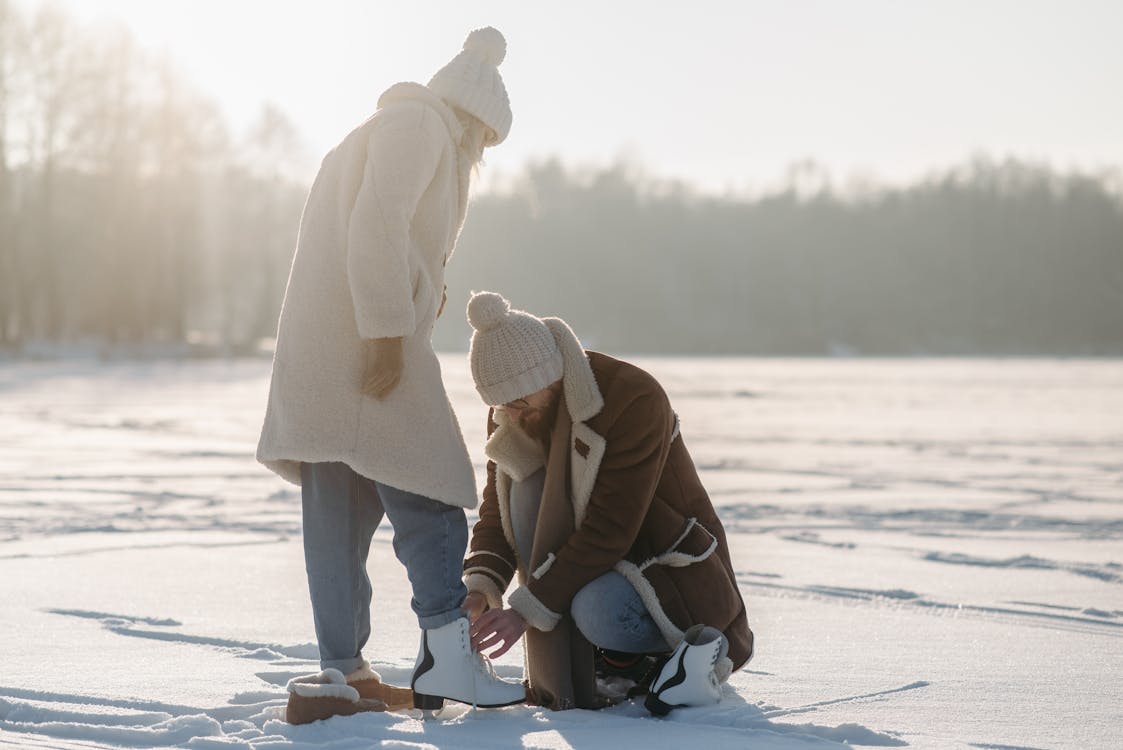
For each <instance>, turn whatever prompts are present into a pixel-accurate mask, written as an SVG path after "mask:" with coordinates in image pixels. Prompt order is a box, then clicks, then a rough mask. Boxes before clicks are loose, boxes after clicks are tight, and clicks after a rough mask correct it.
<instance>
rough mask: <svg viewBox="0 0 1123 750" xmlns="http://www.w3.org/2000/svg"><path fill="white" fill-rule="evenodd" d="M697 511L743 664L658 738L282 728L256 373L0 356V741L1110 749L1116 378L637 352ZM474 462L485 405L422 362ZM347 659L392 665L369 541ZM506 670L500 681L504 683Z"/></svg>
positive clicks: (403, 717) (293, 665)
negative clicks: (682, 456) (439, 381)
mask: <svg viewBox="0 0 1123 750" xmlns="http://www.w3.org/2000/svg"><path fill="white" fill-rule="evenodd" d="M637 362H638V363H639V364H641V365H642V366H645V367H647V368H648V369H649V370H650V371H652V372H653V373H655V374H656V375H657V376H658V377H659V378H660V380H661V381H662V382H663V383H664V385H665V386H666V388H667V390H668V392H669V393H670V395H671V398H672V401H673V402H674V405H675V408H676V409H677V411H678V413H679V415H680V416H681V419H682V429H683V434H684V437H685V439H686V441H687V445H688V447H689V448H690V450H691V451H692V453H693V455H694V458H695V460H696V462H697V463H698V464H699V466H700V467H701V472H702V478H703V481H704V482H705V483H706V485H707V487H708V488H709V489H710V490H711V494H712V496H713V498H714V502H715V504H717V505H718V506H719V509H720V513H721V515H722V518H723V521H724V523H725V524H726V529H727V531H728V533H729V539H730V543H731V546H732V551H733V559H734V564H735V567H736V569H737V575H738V581H739V583H740V586H741V588H742V592H743V594H744V596H745V598H746V601H747V602H748V605H749V610H750V618H751V622H752V625H753V628H754V631H755V632H756V634H757V638H758V653H757V656H756V658H754V660H753V661H752V662H751V663H750V664H749V665H748V666H747V668H746V669H744V670H742V671H740V672H737V673H735V674H734V675H733V676H732V678H731V680H730V682H729V684H728V686H727V687H726V695H725V699H724V700H723V701H722V703H721V704H719V705H718V706H714V707H710V708H698V709H681V710H676V711H674V712H672V713H671V715H670V716H668V717H667V718H666V719H655V718H652V717H650V716H648V715H647V713H646V712H645V711H644V709H643V707H642V705H640V704H636V703H624V704H621V705H619V706H616V707H613V708H611V709H607V710H605V711H600V712H586V711H570V712H560V713H551V712H548V711H542V710H538V709H533V708H528V707H513V708H507V709H500V710H490V711H489V710H479V711H473V710H471V709H470V708H469V707H466V706H459V705H451V706H450V707H449V708H446V710H445V712H444V713H442V714H441V715H440V716H438V717H437V718H435V719H423V718H421V717H420V714H418V713H415V712H409V711H407V712H399V713H393V714H366V715H360V716H354V717H346V718H342V717H341V718H335V719H332V720H329V721H326V722H318V723H316V724H313V725H309V726H301V727H294V726H290V725H288V724H286V723H284V722H283V720H282V715H283V705H284V701H285V693H284V685H285V684H286V682H287V681H288V680H289V679H291V678H292V677H295V676H298V675H302V674H306V673H308V672H311V671H315V670H316V668H317V665H316V646H315V639H314V635H313V632H312V624H311V622H312V621H311V613H310V609H309V605H308V602H307V593H306V588H305V580H304V570H303V556H302V550H301V541H300V513H299V510H300V505H299V502H300V501H299V491H298V490H297V489H296V488H295V487H292V486H289V485H286V484H285V483H284V482H282V481H281V480H279V479H278V478H276V477H275V476H273V475H271V474H269V473H268V472H267V471H265V470H264V469H262V468H261V467H259V466H258V465H257V464H256V463H255V462H254V460H253V449H254V445H255V442H256V437H257V431H258V428H259V426H260V421H261V416H262V412H263V408H264V402H265V394H266V387H267V384H268V363H267V362H263V361H259V360H246V361H232V362H199V361H184V362H167V361H165V362H114V363H96V362H91V361H85V360H67V361H55V362H6V363H3V364H0V596H2V600H3V603H4V604H3V606H2V607H0V748H9V747H20V748H95V747H112V748H119V747H163V746H178V747H188V748H223V749H224V750H225V749H229V748H255V749H258V748H304V747H309V748H310V747H317V748H319V747H326V748H369V747H372V746H378V747H385V748H429V747H437V748H454V749H455V748H476V747H487V748H508V747H509V748H551V749H562V748H577V749H584V748H593V749H594V750H608V749H610V748H611V749H613V750H615V749H616V748H622V747H651V748H662V747H668V748H670V747H674V748H682V747H691V748H692V747H703V746H704V747H706V748H707V749H708V750H721V749H722V748H744V747H753V748H760V749H763V750H771V749H772V748H816V747H821V748H829V747H844V746H854V745H861V746H872V747H896V746H909V747H918V748H948V747H951V748H955V747H959V748H970V747H973V748H1022V749H1026V748H1056V747H1072V748H1109V747H1117V746H1118V745H1119V737H1118V734H1119V729H1120V727H1123V688H1121V685H1123V679H1121V678H1123V545H1121V544H1120V540H1121V538H1123V418H1121V416H1123V363H1121V362H1120V361H1117V360H1084V361H1082V360H1059V361H1058V360H981V359H980V360H819V359H799V360H781V359H773V360H769V359H673V358H661V359H639V360H637ZM442 365H443V367H444V370H445V374H446V382H447V383H448V385H449V390H450V395H451V396H452V400H453V403H454V406H455V407H456V409H457V412H458V414H459V415H460V417H461V422H462V426H463V427H464V431H465V436H466V438H467V440H468V443H469V447H470V448H471V450H472V453H473V457H474V460H475V461H476V469H477V472H478V473H479V474H480V475H481V476H482V472H483V456H482V445H483V429H484V424H483V423H484V411H483V408H482V406H481V405H480V404H479V403H478V402H477V400H476V396H475V393H474V391H473V389H472V387H471V383H470V380H469V375H468V373H467V368H466V363H465V361H464V357H463V356H462V355H449V356H445V357H443V359H442ZM370 570H371V573H372V578H373V580H374V586H375V596H376V602H375V606H374V611H373V621H374V628H373V629H374V633H375V635H374V636H373V638H372V640H371V643H370V644H369V646H368V649H367V656H368V658H370V659H371V661H372V662H373V663H374V666H375V668H376V669H377V670H378V671H380V672H381V673H382V674H383V676H384V677H385V678H386V679H390V680H393V681H397V682H399V683H408V679H409V674H410V671H411V668H412V665H413V661H414V656H415V653H416V647H417V629H416V621H415V620H414V619H413V617H412V614H411V613H410V611H409V605H408V601H409V593H408V584H407V581H406V578H405V574H404V571H402V569H401V567H400V565H399V564H398V563H397V561H396V560H395V559H394V556H393V551H392V549H391V547H390V534H389V529H388V528H386V527H384V528H382V529H380V530H379V532H378V533H377V534H376V536H375V542H374V545H373V549H372V552H371V560H370ZM521 663H522V655H521V651H520V650H519V649H514V650H513V651H512V652H511V653H509V654H508V655H506V656H504V657H503V658H502V659H500V660H499V661H498V662H497V671H498V672H499V673H500V674H501V675H503V676H507V677H518V676H521Z"/></svg>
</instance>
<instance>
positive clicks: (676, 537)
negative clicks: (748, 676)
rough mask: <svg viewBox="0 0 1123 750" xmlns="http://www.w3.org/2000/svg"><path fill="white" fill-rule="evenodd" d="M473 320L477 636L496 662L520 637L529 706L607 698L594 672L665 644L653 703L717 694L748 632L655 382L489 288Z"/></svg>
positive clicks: (717, 531) (715, 530) (471, 598)
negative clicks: (479, 489)
mask: <svg viewBox="0 0 1123 750" xmlns="http://www.w3.org/2000/svg"><path fill="white" fill-rule="evenodd" d="M468 318H469V320H470V322H471V323H472V326H473V328H474V329H475V331H474V333H473V336H472V346H471V354H470V358H471V366H472V375H473V378H474V380H475V384H476V389H477V391H478V392H479V394H480V396H481V397H482V398H483V400H484V402H485V403H487V404H488V405H490V406H492V407H493V408H492V410H491V411H490V413H489V415H488V441H487V446H486V449H485V452H486V454H487V456H488V459H489V461H488V465H487V486H486V488H485V490H484V495H483V503H482V504H481V506H480V518H479V521H478V522H477V523H476V525H475V528H474V530H473V533H472V540H471V546H470V551H469V554H468V559H467V560H466V561H465V563H464V572H465V577H464V580H465V583H466V585H467V588H468V591H469V594H468V598H467V599H466V600H465V608H466V609H468V610H469V613H470V615H471V617H472V620H473V623H472V627H471V637H472V644H473V646H474V647H476V648H477V649H480V650H490V651H491V653H490V655H491V656H492V657H493V658H494V657H498V656H501V655H502V654H503V653H505V652H506V651H507V650H508V649H509V648H510V647H511V646H512V645H513V644H514V642H515V641H517V640H518V639H519V638H520V637H524V636H525V639H526V640H525V647H526V664H527V677H528V683H529V688H530V695H529V698H532V699H533V700H535V701H537V702H538V703H540V704H541V705H545V706H548V707H551V708H555V709H564V708H594V707H597V706H599V705H603V704H604V700H603V698H601V697H599V696H598V695H597V694H596V680H595V678H596V672H597V670H596V669H595V667H594V664H599V665H601V667H602V669H603V668H604V667H605V666H606V665H607V666H609V667H612V666H616V667H620V666H621V665H627V664H628V663H630V662H635V661H638V660H640V659H641V658H642V657H644V655H648V654H658V655H665V654H668V653H670V654H671V656H670V658H669V659H668V660H667V661H666V663H665V665H664V666H663V667H662V669H661V671H660V672H659V673H658V674H656V675H655V677H654V679H653V680H652V681H651V683H650V694H649V696H648V698H647V706H648V708H649V709H650V710H652V711H653V712H654V713H657V714H662V713H666V711H668V710H670V708H671V707H673V706H675V705H701V704H705V703H713V702H717V701H718V700H719V699H720V696H721V687H720V684H721V683H722V682H724V681H725V680H726V679H727V678H728V677H729V674H730V673H731V672H732V671H733V670H734V669H739V668H740V667H741V666H743V665H744V664H745V663H746V662H747V661H748V660H749V658H750V657H751V656H752V650H753V634H752V631H750V629H749V626H748V619H747V615H746V612H745V604H744V602H743V601H742V599H741V595H740V592H739V591H738V589H737V585H736V579H735V577H734V574H733V566H732V563H731V562H730V558H729V548H728V545H727V544H726V539H725V531H724V529H723V528H722V526H721V523H720V522H719V521H718V518H717V514H716V512H715V511H714V508H713V505H712V503H711V502H710V499H709V496H708V495H707V494H706V490H705V488H703V487H702V484H701V482H700V481H699V479H698V475H697V472H696V470H695V467H694V463H693V461H692V459H691V458H690V454H689V453H688V452H687V450H686V446H685V444H684V442H683V439H682V437H681V435H680V434H679V428H678V418H677V416H676V415H675V413H674V411H673V410H672V409H671V405H670V402H669V400H668V399H667V396H666V394H665V393H664V392H663V389H662V388H661V387H660V386H659V384H658V383H657V382H656V381H655V379H654V378H653V377H652V376H651V375H649V374H648V373H647V372H645V371H643V370H641V369H640V368H638V367H635V366H634V365H631V364H628V363H627V362H623V361H621V360H618V359H614V358H613V357H609V356H607V355H605V354H600V353H597V352H586V351H585V350H584V349H582V347H581V345H580V343H579V342H578V340H577V337H576V336H575V335H574V333H573V331H572V330H570V328H569V326H567V325H566V324H565V322H564V321H562V320H560V319H558V318H544V319H540V318H537V317H535V316H533V315H531V314H529V313H526V312H522V311H518V310H511V309H510V305H509V304H508V302H507V300H505V299H504V298H503V297H501V296H499V295H498V294H493V293H490V292H484V293H481V294H477V295H475V296H474V297H473V298H472V300H471V302H470V303H469V305H468ZM516 577H517V578H518V586H517V587H516V588H515V590H514V591H513V592H512V593H511V595H510V597H509V598H508V603H509V605H510V606H509V608H504V606H503V595H504V593H505V592H506V590H507V588H508V586H509V584H510V583H511V581H512V579H514V578H516ZM672 652H673V653H672Z"/></svg>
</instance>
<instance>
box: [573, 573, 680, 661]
mask: <svg viewBox="0 0 1123 750" xmlns="http://www.w3.org/2000/svg"><path fill="white" fill-rule="evenodd" d="M569 611H570V614H571V615H572V617H573V621H574V622H575V623H577V628H578V629H579V630H580V631H581V633H582V634H583V635H584V636H585V637H586V638H587V639H588V640H589V642H590V643H592V644H593V645H594V646H599V647H601V648H604V649H610V650H612V651H624V652H626V653H630V654H659V653H664V652H666V651H668V650H669V648H668V647H667V641H666V639H665V638H663V634H662V633H661V632H660V631H659V626H657V625H656V624H655V620H653V619H652V617H651V614H650V613H649V612H648V611H647V606H646V605H645V604H644V603H643V599H641V598H640V595H639V593H637V592H636V590H635V589H634V588H633V587H632V584H630V583H628V579H627V578H625V577H624V576H622V575H621V574H620V573H618V572H616V571H615V570H610V571H608V572H607V573H605V574H604V575H602V576H600V577H598V578H595V579H593V580H592V581H590V582H589V583H588V584H586V585H585V586H584V587H582V588H581V590H580V591H578V592H577V595H576V596H575V597H573V603H572V604H571V605H570V607H569Z"/></svg>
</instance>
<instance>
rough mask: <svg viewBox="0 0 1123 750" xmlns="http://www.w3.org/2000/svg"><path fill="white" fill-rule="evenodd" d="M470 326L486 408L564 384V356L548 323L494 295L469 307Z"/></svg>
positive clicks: (474, 363)
mask: <svg viewBox="0 0 1123 750" xmlns="http://www.w3.org/2000/svg"><path fill="white" fill-rule="evenodd" d="M468 322H470V323H471V324H472V328H474V329H475V332H474V333H473V334H472V346H471V349H470V350H469V354H468V358H469V359H470V360H471V364H472V379H473V380H475V381H476V390H477V391H478V392H479V394H480V397H481V398H482V399H483V400H484V403H486V404H488V405H489V406H499V405H501V404H506V403H508V402H510V401H515V400H516V399H520V398H523V397H525V396H529V395H530V394H532V393H534V392H536V391H540V390H542V389H543V388H545V387H546V386H548V385H550V384H551V383H554V382H556V381H557V380H560V379H561V377H562V374H563V373H564V372H565V367H564V361H563V359H562V352H561V350H560V349H559V348H558V344H557V342H556V341H555V340H554V335H553V334H552V333H551V332H550V329H549V328H548V327H547V326H546V323H545V321H543V320H542V319H541V318H537V317H535V316H533V315H531V314H530V313H528V312H523V311H522V310H512V309H511V304H510V303H509V302H508V301H507V300H505V299H503V297H502V296H501V295H498V294H496V293H494V292H480V293H479V294H475V295H472V299H470V300H469V301H468Z"/></svg>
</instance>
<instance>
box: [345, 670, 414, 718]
mask: <svg viewBox="0 0 1123 750" xmlns="http://www.w3.org/2000/svg"><path fill="white" fill-rule="evenodd" d="M347 684H348V685H350V686H351V687H353V688H355V689H356V690H358V691H359V697H360V698H363V699H366V700H376V701H381V702H382V703H385V704H386V709H385V710H386V711H401V710H402V709H403V708H413V691H412V690H410V689H409V688H405V687H398V686H397V685H391V684H390V683H388V682H383V681H382V680H380V679H378V678H377V677H376V678H374V679H369V680H355V681H354V682H348V683H347Z"/></svg>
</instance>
